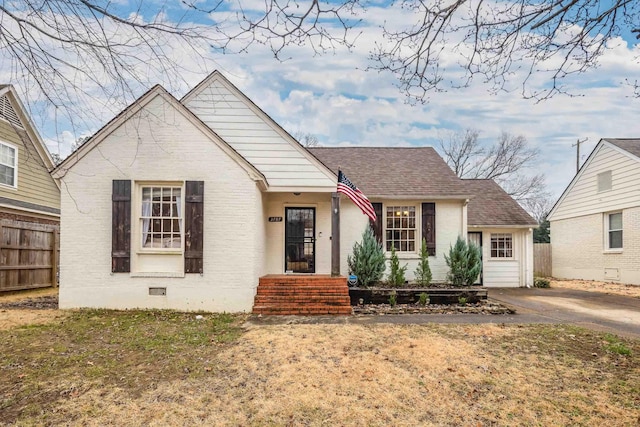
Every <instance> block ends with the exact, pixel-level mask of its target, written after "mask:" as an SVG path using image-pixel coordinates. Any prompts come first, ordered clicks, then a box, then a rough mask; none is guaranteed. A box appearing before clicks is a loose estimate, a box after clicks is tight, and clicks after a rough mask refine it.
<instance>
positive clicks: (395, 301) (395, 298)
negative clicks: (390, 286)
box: [389, 291, 398, 307]
mask: <svg viewBox="0 0 640 427" xmlns="http://www.w3.org/2000/svg"><path fill="white" fill-rule="evenodd" d="M396 304H398V295H397V294H396V291H392V292H391V295H389V305H390V306H391V307H395V306H396Z"/></svg>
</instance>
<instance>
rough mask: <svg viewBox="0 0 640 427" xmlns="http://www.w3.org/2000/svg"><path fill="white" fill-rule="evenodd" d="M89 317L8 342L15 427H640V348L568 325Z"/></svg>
mask: <svg viewBox="0 0 640 427" xmlns="http://www.w3.org/2000/svg"><path fill="white" fill-rule="evenodd" d="M203 316H204V318H203V319H200V320H198V319H196V314H193V313H191V314H184V313H175V312H171V311H126V312H117V311H107V310H82V311H73V312H68V313H67V314H66V315H65V316H63V317H62V318H55V319H53V320H51V322H50V323H45V324H40V325H28V326H16V327H11V328H8V329H4V330H0V347H1V348H2V351H1V352H0V423H16V424H18V425H34V424H37V425H41V424H75V425H192V424H204V425H256V426H285V425H292V426H298V425H311V426H319V425H360V426H388V425H408V426H409V425H410V426H415V425H438V426H441V425H451V426H454V425H455V426H459V425H462V426H465V425H468V426H489V425H504V426H513V425H527V426H529V425H540V426H548V425H593V426H600V425H610V426H614V425H615V426H624V425H629V426H636V425H638V424H639V423H640V341H637V340H630V339H619V338H618V337H616V336H613V335H608V334H602V333H598V332H593V331H589V330H586V329H581V328H577V327H572V326H562V325H560V326H558V325H532V326H517V325H513V326H512V325H420V326H417V325H416V326H397V325H371V326H359V325H282V326H260V327H255V326H254V327H251V328H250V329H245V328H243V326H242V325H243V323H244V319H245V317H244V316H238V315H213V314H204V315H203Z"/></svg>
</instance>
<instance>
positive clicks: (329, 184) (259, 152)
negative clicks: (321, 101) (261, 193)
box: [183, 78, 336, 191]
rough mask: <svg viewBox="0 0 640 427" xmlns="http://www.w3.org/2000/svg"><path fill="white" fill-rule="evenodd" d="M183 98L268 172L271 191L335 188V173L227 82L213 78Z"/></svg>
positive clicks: (332, 189) (219, 132)
mask: <svg viewBox="0 0 640 427" xmlns="http://www.w3.org/2000/svg"><path fill="white" fill-rule="evenodd" d="M183 102H184V104H185V106H186V107H187V108H188V109H189V110H191V111H192V112H193V113H194V114H195V115H196V116H198V117H199V118H200V120H202V121H203V122H204V123H205V124H207V126H209V127H210V128H211V129H213V130H214V131H215V132H216V133H217V134H218V135H220V136H221V137H222V138H223V139H224V140H225V141H226V142H227V143H228V144H229V145H230V146H231V147H233V148H234V149H235V150H236V151H237V152H238V153H239V154H240V155H241V156H242V157H244V158H245V159H246V160H247V161H248V162H249V163H251V164H252V165H253V166H254V167H255V168H256V169H257V170H259V171H260V172H261V173H262V174H263V175H264V176H265V178H266V179H267V182H268V184H269V190H270V191H280V190H282V189H284V188H286V189H292V188H300V189H305V188H306V189H309V191H311V190H313V191H335V187H336V181H335V177H334V176H333V174H332V173H331V172H330V171H328V170H327V169H326V168H324V167H323V166H322V165H321V164H320V163H319V162H317V161H315V160H314V159H313V157H312V156H311V154H309V153H308V152H306V150H304V148H302V147H300V146H298V144H297V143H296V142H295V141H293V140H292V139H291V137H289V136H287V135H286V132H284V131H282V129H280V128H279V127H278V126H277V125H275V124H273V123H270V122H271V120H270V119H268V117H262V116H263V115H264V113H262V114H261V112H260V111H259V109H258V108H256V107H255V106H253V105H251V102H250V101H247V100H246V99H245V98H244V97H243V96H242V95H240V94H237V93H235V88H233V87H229V86H228V85H227V83H226V82H224V81H222V80H220V79H218V78H213V79H211V80H210V81H208V82H206V84H205V85H204V86H203V87H200V88H197V89H196V91H195V92H194V93H191V94H189V95H187V97H186V99H185V100H184V101H183ZM264 116H266V115H264Z"/></svg>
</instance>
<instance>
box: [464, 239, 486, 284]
mask: <svg viewBox="0 0 640 427" xmlns="http://www.w3.org/2000/svg"><path fill="white" fill-rule="evenodd" d="M467 236H468V237H469V239H468V240H469V243H473V244H475V245H476V246H477V247H479V248H480V260H482V232H477V231H470V232H469V233H467ZM482 268H483V269H484V263H483V265H482ZM474 285H482V270H480V275H479V276H478V279H477V280H476V282H475V283H474Z"/></svg>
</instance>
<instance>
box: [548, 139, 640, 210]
mask: <svg viewBox="0 0 640 427" xmlns="http://www.w3.org/2000/svg"><path fill="white" fill-rule="evenodd" d="M599 179H600V180H603V179H604V180H605V181H607V184H606V185H604V186H603V184H602V183H601V184H599V182H598V180H599ZM639 205H640V162H638V161H637V159H635V158H633V156H630V155H629V154H628V153H626V152H624V150H620V149H618V148H617V147H615V146H613V145H611V144H609V143H607V142H604V143H603V142H601V143H600V144H599V147H597V148H596V149H595V150H594V153H593V154H592V155H591V156H590V159H589V160H588V161H587V163H586V164H585V165H584V166H583V169H581V170H580V173H579V175H578V176H577V177H576V178H575V179H574V182H572V183H571V184H570V185H569V187H568V188H567V190H565V192H564V194H563V195H562V197H561V198H560V201H559V202H558V204H557V205H556V206H555V207H554V209H553V210H552V212H551V214H550V215H549V219H550V220H552V221H555V220H561V219H566V218H573V217H577V216H583V215H590V214H594V213H601V212H607V211H613V210H617V209H625V208H629V207H633V206H639Z"/></svg>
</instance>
